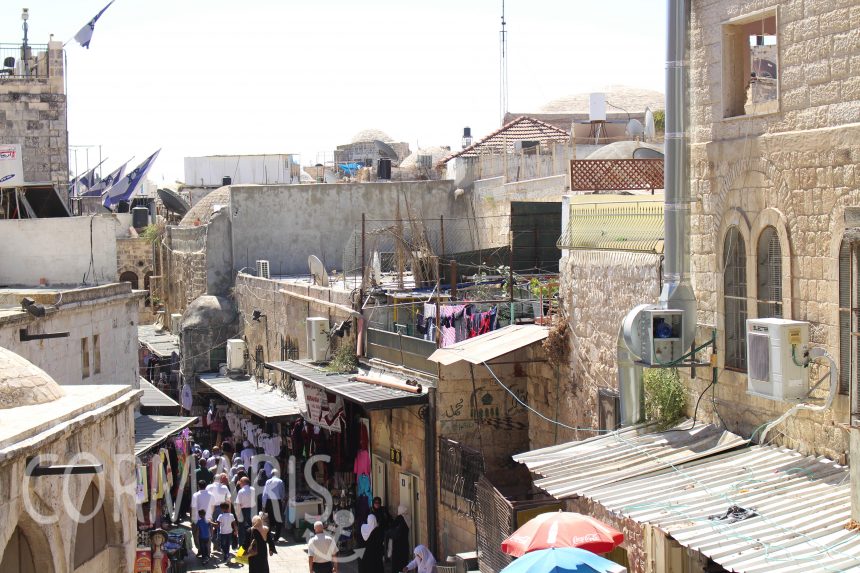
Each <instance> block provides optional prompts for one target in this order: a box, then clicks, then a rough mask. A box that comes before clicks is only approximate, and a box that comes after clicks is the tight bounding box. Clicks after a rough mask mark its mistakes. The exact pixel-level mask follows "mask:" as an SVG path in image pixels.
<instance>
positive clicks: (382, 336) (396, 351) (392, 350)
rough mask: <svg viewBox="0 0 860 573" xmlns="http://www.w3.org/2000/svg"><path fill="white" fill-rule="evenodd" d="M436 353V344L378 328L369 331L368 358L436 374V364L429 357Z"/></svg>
mask: <svg viewBox="0 0 860 573" xmlns="http://www.w3.org/2000/svg"><path fill="white" fill-rule="evenodd" d="M435 351H436V343H435V342H432V341H429V340H424V339H423V338H415V337H412V336H406V335H403V334H397V333H394V332H386V331H384V330H378V329H376V328H368V329H367V357H368V358H378V359H380V360H384V361H386V362H389V363H391V364H399V365H401V366H403V367H405V368H411V369H413V370H417V371H419V372H427V373H429V374H436V372H437V369H436V363H435V362H430V361H429V360H427V357H428V356H430V355H431V354H433V352H435Z"/></svg>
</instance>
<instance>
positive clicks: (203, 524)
mask: <svg viewBox="0 0 860 573" xmlns="http://www.w3.org/2000/svg"><path fill="white" fill-rule="evenodd" d="M197 517H198V519H197V539H198V540H199V545H198V546H197V549H198V551H199V552H200V561H201V562H203V563H206V562H207V561H209V551H210V545H211V541H212V526H211V525H209V522H208V521H206V510H205V509H201V510H200V511H198V512H197Z"/></svg>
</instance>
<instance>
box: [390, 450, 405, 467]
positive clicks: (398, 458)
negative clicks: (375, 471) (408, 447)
mask: <svg viewBox="0 0 860 573" xmlns="http://www.w3.org/2000/svg"><path fill="white" fill-rule="evenodd" d="M391 463H393V464H397V465H398V466H399V465H401V464H402V463H403V452H401V451H400V450H398V449H396V448H391Z"/></svg>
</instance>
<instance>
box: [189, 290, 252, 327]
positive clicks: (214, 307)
mask: <svg viewBox="0 0 860 573" xmlns="http://www.w3.org/2000/svg"><path fill="white" fill-rule="evenodd" d="M238 319H239V312H238V310H237V309H236V305H235V304H234V303H233V301H232V300H230V299H229V298H225V297H223V296H213V295H209V294H204V295H202V296H198V297H197V298H195V299H194V301H192V303H191V304H189V305H188V308H186V309H185V312H184V313H183V314H182V330H185V329H192V330H210V331H211V330H216V329H218V328H220V327H225V326H231V325H234V324H236V322H237V320H238Z"/></svg>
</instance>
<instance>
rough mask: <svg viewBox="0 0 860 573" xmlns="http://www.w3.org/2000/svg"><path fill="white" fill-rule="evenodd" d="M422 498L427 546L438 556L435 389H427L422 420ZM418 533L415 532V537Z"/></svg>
mask: <svg viewBox="0 0 860 573" xmlns="http://www.w3.org/2000/svg"><path fill="white" fill-rule="evenodd" d="M424 436H425V441H424V461H425V464H424V467H425V468H426V470H425V474H424V490H425V492H424V497H425V498H426V499H427V546H428V547H430V551H432V552H433V555H439V543H438V541H437V538H436V537H437V536H436V533H437V532H436V527H437V521H438V519H437V517H438V516H437V514H436V484H437V477H436V388H433V387H432V386H431V387H430V388H428V389H427V416H426V417H425V418H424ZM417 533H418V532H416V535H417Z"/></svg>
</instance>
